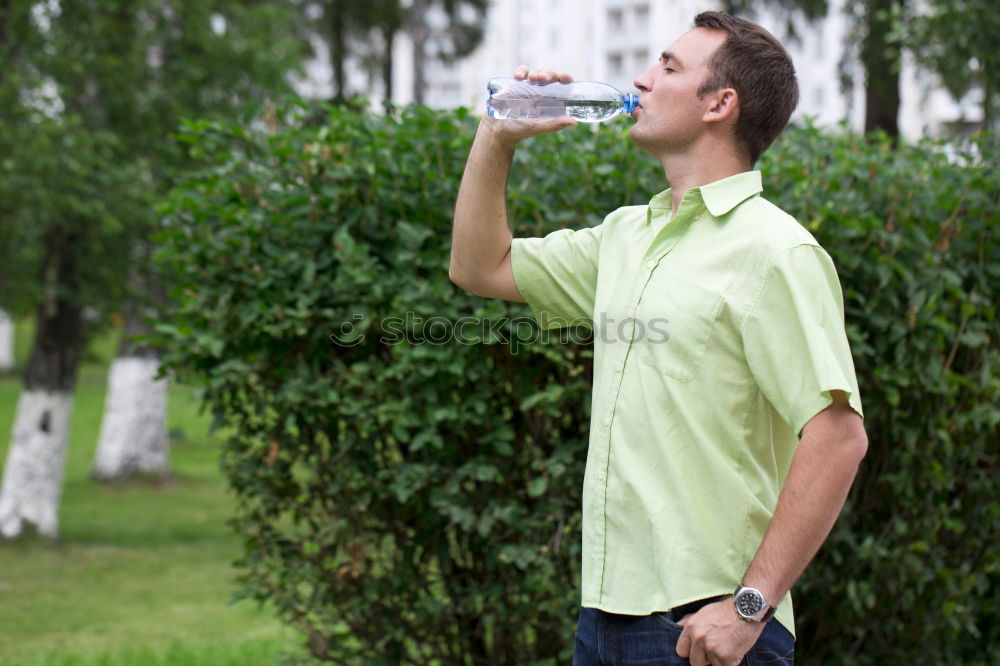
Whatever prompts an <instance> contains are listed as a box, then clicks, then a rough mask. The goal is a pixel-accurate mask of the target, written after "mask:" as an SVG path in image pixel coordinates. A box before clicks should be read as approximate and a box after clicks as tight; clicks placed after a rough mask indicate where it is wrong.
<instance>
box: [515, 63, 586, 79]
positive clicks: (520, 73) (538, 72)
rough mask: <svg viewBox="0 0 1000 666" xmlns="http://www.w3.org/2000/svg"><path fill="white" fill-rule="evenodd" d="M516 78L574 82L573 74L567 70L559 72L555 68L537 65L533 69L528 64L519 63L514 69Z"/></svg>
mask: <svg viewBox="0 0 1000 666" xmlns="http://www.w3.org/2000/svg"><path fill="white" fill-rule="evenodd" d="M514 78H515V79H519V80H524V79H528V80H529V81H531V82H532V83H554V82H556V81H558V82H559V83H572V82H573V75H572V74H567V73H565V72H557V71H555V70H554V69H547V68H545V67H536V68H535V69H532V68H530V67H528V66H527V65H518V66H517V67H516V68H515V69H514Z"/></svg>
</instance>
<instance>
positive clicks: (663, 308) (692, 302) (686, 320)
mask: <svg viewBox="0 0 1000 666" xmlns="http://www.w3.org/2000/svg"><path fill="white" fill-rule="evenodd" d="M724 303H725V299H724V298H723V296H722V294H720V293H718V292H715V291H712V290H710V289H705V288H704V287H700V286H698V285H696V284H694V283H693V282H689V281H687V280H685V279H684V278H681V277H679V276H677V275H676V274H672V273H666V272H662V271H657V272H655V273H653V275H652V276H650V279H649V283H648V284H647V285H646V288H645V290H644V291H643V295H642V299H641V301H640V303H639V309H638V312H637V315H638V319H639V320H640V321H642V322H643V323H644V324H645V326H646V329H647V331H648V334H647V335H646V336H644V337H643V339H642V341H641V343H640V346H639V360H640V361H642V362H643V363H645V364H646V365H649V366H652V367H653V368H656V370H657V371H658V372H659V373H660V374H662V375H665V376H667V377H669V378H671V379H674V380H676V381H679V382H690V381H692V380H693V379H694V378H695V377H696V376H697V374H698V370H699V368H701V364H702V361H703V360H704V358H705V353H706V350H707V348H708V342H709V339H710V338H711V337H712V329H713V328H715V323H716V321H717V320H718V318H719V314H720V313H721V312H722V307H723V305H724Z"/></svg>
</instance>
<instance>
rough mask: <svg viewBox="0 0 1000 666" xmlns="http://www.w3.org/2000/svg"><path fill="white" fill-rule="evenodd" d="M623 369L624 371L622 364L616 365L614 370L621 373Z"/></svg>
mask: <svg viewBox="0 0 1000 666" xmlns="http://www.w3.org/2000/svg"><path fill="white" fill-rule="evenodd" d="M624 369H625V364H624V363H619V364H618V365H616V366H615V370H617V371H618V372H621V371H623V370H624Z"/></svg>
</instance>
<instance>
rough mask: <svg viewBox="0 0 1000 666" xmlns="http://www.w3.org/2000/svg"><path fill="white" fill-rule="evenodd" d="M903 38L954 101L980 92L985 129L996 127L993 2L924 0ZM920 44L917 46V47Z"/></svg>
mask: <svg viewBox="0 0 1000 666" xmlns="http://www.w3.org/2000/svg"><path fill="white" fill-rule="evenodd" d="M923 6H924V8H925V9H924V12H922V13H921V14H919V15H917V16H915V17H914V18H913V20H912V22H911V24H910V27H909V34H908V35H907V37H906V40H907V42H908V43H909V44H911V46H912V48H911V50H912V51H913V54H914V55H915V56H916V58H917V61H918V62H920V63H921V64H923V65H924V66H925V67H929V68H930V69H932V70H934V71H935V72H937V73H938V74H939V75H940V77H941V83H942V84H943V85H944V87H945V88H946V89H947V90H948V92H949V93H951V95H952V96H953V97H954V98H955V99H961V98H962V97H963V96H964V95H965V94H966V93H968V92H969V91H971V90H977V89H978V91H979V92H980V93H981V94H982V108H983V122H982V126H983V127H984V128H991V127H994V126H995V125H996V121H997V118H996V109H997V107H998V104H1000V51H998V50H997V48H996V38H997V35H1000V12H997V7H996V3H994V2H992V0H948V1H947V2H946V1H945V0H927V2H925V3H924V4H923ZM918 46H919V48H918Z"/></svg>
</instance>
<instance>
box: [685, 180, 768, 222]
mask: <svg viewBox="0 0 1000 666" xmlns="http://www.w3.org/2000/svg"><path fill="white" fill-rule="evenodd" d="M699 189H700V190H701V197H702V199H703V200H704V202H705V207H706V208H708V212H709V213H711V214H712V215H713V216H714V217H720V216H722V215H725V214H726V213H728V212H729V211H731V210H732V209H734V208H736V206H737V205H739V204H741V203H743V202H744V201H746V200H747V199H749V198H750V197H752V196H753V195H755V194H759V193H761V192H763V191H764V184H763V181H762V180H761V177H760V171H745V172H744V173H738V174H736V175H735V176H729V177H728V178H723V179H722V180H717V181H715V182H714V183H709V184H708V185H702V186H701V187H700V188H699Z"/></svg>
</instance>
